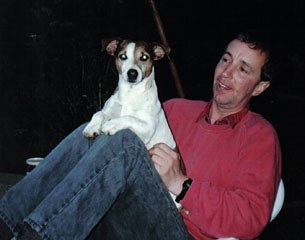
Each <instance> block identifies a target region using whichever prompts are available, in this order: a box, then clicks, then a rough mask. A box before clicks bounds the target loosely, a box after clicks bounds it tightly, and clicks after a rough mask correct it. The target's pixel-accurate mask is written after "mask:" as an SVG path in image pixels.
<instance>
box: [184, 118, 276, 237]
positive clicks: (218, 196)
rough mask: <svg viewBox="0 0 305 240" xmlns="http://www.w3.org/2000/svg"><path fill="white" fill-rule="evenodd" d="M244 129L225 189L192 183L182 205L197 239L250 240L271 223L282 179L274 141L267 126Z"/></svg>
mask: <svg viewBox="0 0 305 240" xmlns="http://www.w3.org/2000/svg"><path fill="white" fill-rule="evenodd" d="M261 119H262V118H260V119H259V120H261ZM244 129H245V130H244V131H242V133H241V134H240V148H239V154H238V158H237V159H234V160H232V166H230V169H233V170H232V171H231V172H233V173H234V174H230V175H228V179H227V184H219V183H217V182H216V183H215V182H213V181H196V180H193V183H192V185H191V187H190V189H189V191H188V193H187V194H186V196H185V198H184V199H183V200H182V201H181V204H182V205H183V206H184V208H185V209H186V210H187V211H183V212H182V215H183V217H184V221H185V223H186V225H187V226H188V228H189V230H190V232H191V234H192V235H194V236H195V237H198V238H200V236H201V235H204V236H210V237H228V236H233V237H237V238H239V239H253V238H256V237H258V236H259V234H260V233H261V232H262V230H263V229H264V228H265V226H266V225H267V223H268V222H269V220H270V214H271V212H272V208H273V203H274V200H275V196H276V192H277V187H278V184H279V181H280V176H281V167H280V162H281V154H280V146H279V142H278V138H277V135H276V132H275V131H274V129H273V127H271V125H270V124H269V123H267V121H263V124H253V127H250V128H246V127H245V128H244ZM219 167H221V166H219Z"/></svg>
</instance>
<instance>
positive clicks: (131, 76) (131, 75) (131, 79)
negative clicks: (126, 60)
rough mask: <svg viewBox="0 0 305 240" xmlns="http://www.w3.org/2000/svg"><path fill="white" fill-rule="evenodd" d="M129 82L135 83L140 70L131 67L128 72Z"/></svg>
mask: <svg viewBox="0 0 305 240" xmlns="http://www.w3.org/2000/svg"><path fill="white" fill-rule="evenodd" d="M127 76H128V82H131V83H134V82H136V81H137V77H138V71H137V70H135V69H129V70H128V72H127Z"/></svg>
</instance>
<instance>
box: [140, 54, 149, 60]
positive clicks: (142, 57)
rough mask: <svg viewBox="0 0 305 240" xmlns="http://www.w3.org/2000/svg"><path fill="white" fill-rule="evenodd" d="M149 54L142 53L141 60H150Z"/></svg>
mask: <svg viewBox="0 0 305 240" xmlns="http://www.w3.org/2000/svg"><path fill="white" fill-rule="evenodd" d="M148 58H149V57H148V56H147V55H142V56H141V57H140V60H141V61H143V62H145V61H147V60H148Z"/></svg>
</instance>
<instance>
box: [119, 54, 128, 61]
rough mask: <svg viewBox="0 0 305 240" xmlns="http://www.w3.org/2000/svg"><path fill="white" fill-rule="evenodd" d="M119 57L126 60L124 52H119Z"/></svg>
mask: <svg viewBox="0 0 305 240" xmlns="http://www.w3.org/2000/svg"><path fill="white" fill-rule="evenodd" d="M119 58H120V59H121V60H126V59H127V56H126V54H125V53H123V54H120V56H119Z"/></svg>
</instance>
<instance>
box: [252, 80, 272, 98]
mask: <svg viewBox="0 0 305 240" xmlns="http://www.w3.org/2000/svg"><path fill="white" fill-rule="evenodd" d="M269 86H270V82H269V81H260V82H258V83H257V84H256V86H255V88H254V90H253V92H252V96H254V97H255V96H258V95H260V94H261V93H262V92H264V91H265V90H266V89H267V88H268V87H269Z"/></svg>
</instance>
